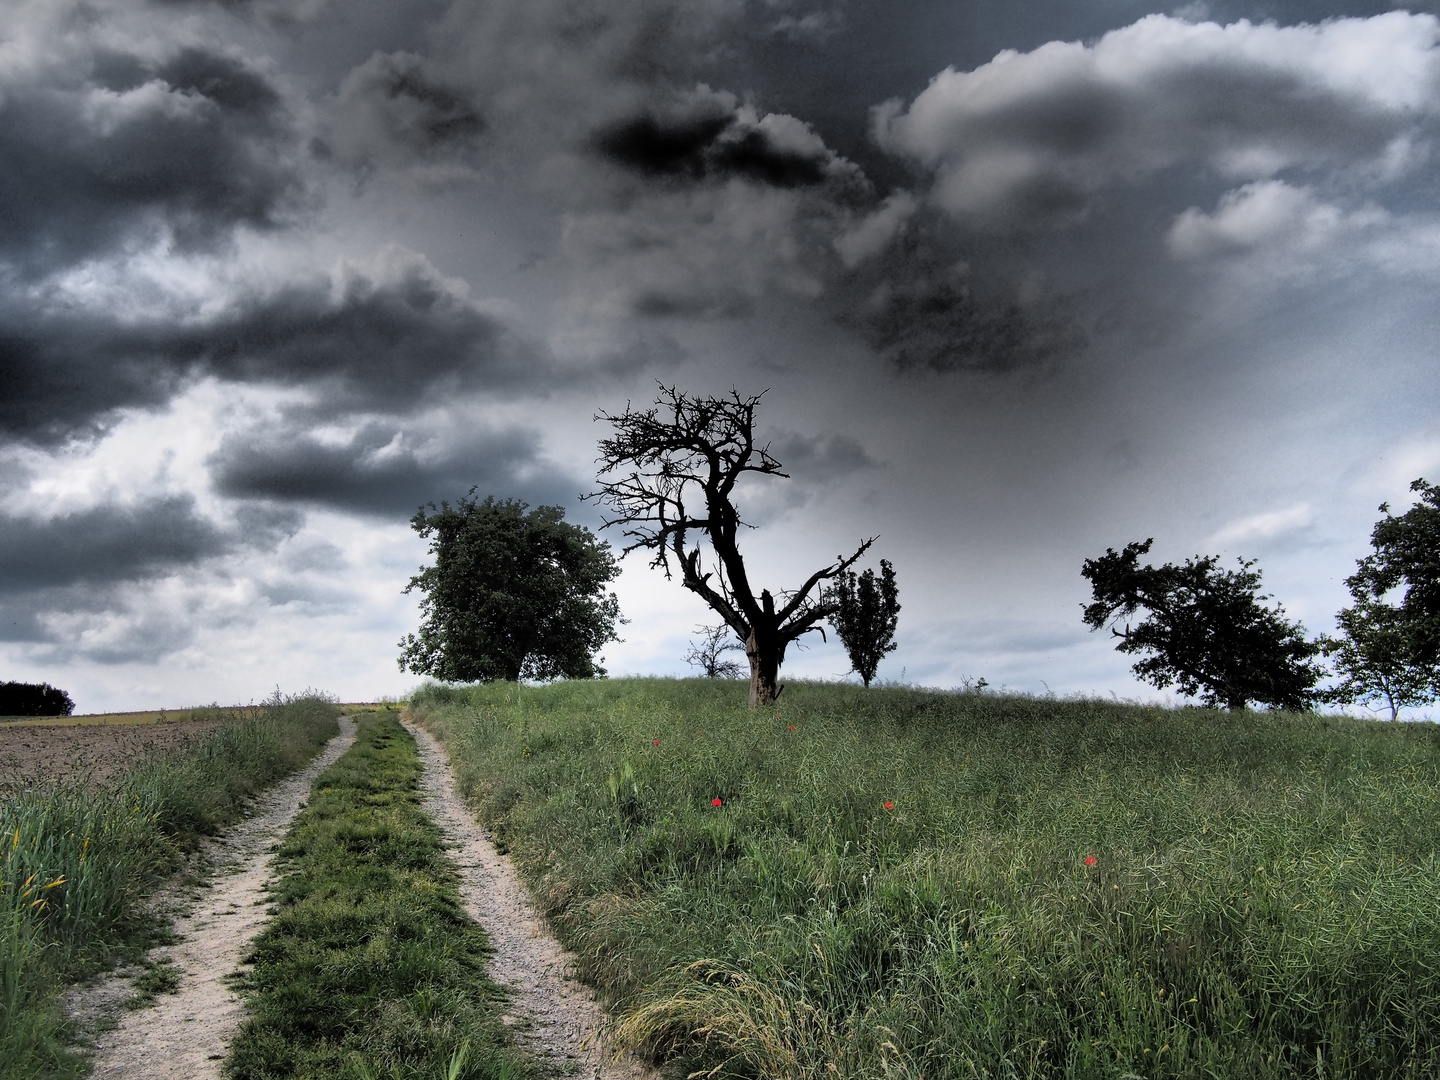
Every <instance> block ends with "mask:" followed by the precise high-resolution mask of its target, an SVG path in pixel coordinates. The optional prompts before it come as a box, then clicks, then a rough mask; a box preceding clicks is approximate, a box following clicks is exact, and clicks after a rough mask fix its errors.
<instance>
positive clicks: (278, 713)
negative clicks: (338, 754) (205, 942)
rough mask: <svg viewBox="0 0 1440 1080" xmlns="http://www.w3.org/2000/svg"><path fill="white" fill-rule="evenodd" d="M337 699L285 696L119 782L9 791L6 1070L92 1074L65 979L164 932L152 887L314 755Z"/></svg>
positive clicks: (3, 964)
mask: <svg viewBox="0 0 1440 1080" xmlns="http://www.w3.org/2000/svg"><path fill="white" fill-rule="evenodd" d="M338 713H339V710H338V709H337V708H336V707H335V706H334V705H333V704H331V703H330V702H327V701H325V700H323V699H321V698H318V697H302V698H297V699H291V700H288V701H279V700H277V701H276V702H275V703H273V704H272V705H270V706H267V707H265V708H263V709H260V710H258V711H257V712H256V713H255V715H253V716H252V717H251V718H250V720H248V721H246V722H237V723H235V724H231V725H226V726H224V727H221V728H220V729H218V730H217V731H215V732H214V733H213V734H211V735H209V736H208V737H206V738H205V739H203V740H202V741H200V742H198V743H197V744H195V745H193V746H189V747H187V748H185V749H184V750H182V751H178V752H176V753H173V754H168V755H162V756H160V757H157V758H154V759H152V760H149V761H146V762H143V763H141V764H139V765H138V766H137V767H136V768H134V769H133V770H132V771H131V772H130V773H129V774H128V775H126V776H125V777H124V778H123V779H122V780H120V781H119V782H118V783H116V784H115V785H113V786H112V787H110V788H107V789H100V790H94V789H87V788H86V787H84V786H81V785H79V784H69V785H60V786H54V787H45V786H35V787H32V788H30V789H28V790H24V791H21V792H19V793H17V794H15V795H14V796H12V797H10V798H8V799H6V800H5V801H3V802H0V1080H11V1078H14V1080H20V1078H27V1080H29V1078H34V1077H38V1076H44V1077H49V1078H56V1080H60V1078H65V1077H71V1076H79V1075H82V1074H83V1072H84V1068H85V1067H84V1064H83V1062H81V1061H79V1060H77V1059H76V1058H75V1057H74V1056H73V1055H71V1054H69V1053H67V1052H66V1050H65V1049H64V1046H65V1028H64V1023H63V1018H62V1017H61V1015H60V1007H59V995H60V991H61V989H62V987H63V984H64V983H65V982H66V981H67V980H72V979H76V978H80V977H82V976H84V975H86V974H89V973H91V972H94V971H97V970H100V969H102V968H104V967H105V966H106V965H107V964H108V963H110V962H111V961H113V960H114V959H116V958H117V957H120V956H137V955H138V954H139V952H140V950H142V949H143V948H144V947H145V946H146V945H147V944H150V943H152V942H153V941H155V940H156V937H157V935H162V934H163V933H164V932H165V928H164V927H158V926H156V925H154V923H153V922H152V921H151V920H149V919H147V918H146V917H145V916H144V914H143V912H142V910H141V908H140V901H141V900H142V899H143V897H144V895H145V894H146V892H147V891H148V889H149V888H150V887H151V886H152V885H153V884H154V882H155V881H156V880H157V879H158V878H159V877H160V876H161V875H163V874H164V873H166V872H168V871H170V870H173V869H175V868H177V867H178V866H179V865H180V862H181V860H182V859H183V857H184V854H185V852H186V851H187V850H189V849H190V848H191V847H193V845H194V843H195V841H196V840H197V839H198V838H199V837H200V836H202V835H206V834H209V833H213V832H215V831H217V830H218V829H219V828H221V827H222V826H223V825H225V824H228V823H229V822H231V821H233V820H235V819H236V818H237V817H239V815H240V813H241V811H242V809H243V806H244V802H245V800H246V799H247V798H248V797H249V796H250V795H252V794H254V793H255V792H256V791H258V790H259V789H261V788H263V787H264V786H266V785H267V784H269V783H271V782H272V781H274V780H276V779H278V778H279V777H280V776H282V775H285V774H286V773H289V772H291V771H293V770H294V769H296V768H298V767H299V766H300V765H302V764H303V763H304V762H305V761H308V760H309V759H310V758H311V757H312V756H314V754H315V753H316V752H317V751H318V750H319V749H320V747H321V746H322V745H323V744H324V742H325V741H326V740H327V739H328V738H329V737H330V736H331V735H333V734H334V733H335V731H336V716H337V715H338Z"/></svg>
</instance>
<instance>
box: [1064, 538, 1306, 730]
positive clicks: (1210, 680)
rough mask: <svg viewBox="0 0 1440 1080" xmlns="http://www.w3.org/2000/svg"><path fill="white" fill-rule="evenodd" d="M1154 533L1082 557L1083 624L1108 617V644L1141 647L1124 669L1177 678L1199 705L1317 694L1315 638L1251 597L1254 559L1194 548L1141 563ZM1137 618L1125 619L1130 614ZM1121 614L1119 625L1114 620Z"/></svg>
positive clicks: (1164, 681) (1296, 699) (1277, 701)
mask: <svg viewBox="0 0 1440 1080" xmlns="http://www.w3.org/2000/svg"><path fill="white" fill-rule="evenodd" d="M1152 543H1154V539H1153V537H1152V538H1151V539H1149V540H1146V541H1145V542H1144V543H1138V542H1137V543H1132V544H1127V545H1126V546H1125V549H1124V550H1123V551H1118V552H1117V551H1116V550H1115V549H1114V548H1107V549H1106V551H1105V554H1104V555H1102V556H1100V557H1099V558H1096V559H1086V560H1085V563H1084V567H1083V569H1082V571H1081V573H1082V574H1083V575H1084V576H1085V578H1086V579H1088V580H1089V581H1090V583H1091V585H1092V588H1093V596H1094V599H1093V602H1092V603H1090V604H1088V605H1086V607H1085V612H1084V619H1085V623H1086V625H1087V626H1089V627H1090V628H1091V629H1092V630H1098V629H1100V628H1101V627H1102V626H1106V625H1109V626H1110V627H1111V632H1112V633H1113V634H1114V636H1115V637H1117V638H1119V639H1120V643H1119V644H1118V645H1116V646H1115V647H1116V649H1117V650H1118V651H1120V652H1123V653H1140V654H1144V659H1142V660H1140V661H1138V662H1137V663H1136V664H1135V665H1134V667H1133V670H1134V672H1135V674H1136V675H1137V676H1139V677H1140V678H1141V679H1143V680H1145V681H1146V682H1148V683H1150V684H1151V685H1152V686H1155V687H1157V688H1160V689H1163V688H1165V687H1168V686H1176V687H1178V688H1179V690H1180V692H1181V693H1182V694H1185V695H1186V696H1187V697H1199V698H1200V699H1201V700H1202V701H1203V702H1204V703H1205V704H1207V705H1224V706H1225V707H1227V708H1230V709H1242V708H1244V707H1245V705H1246V704H1247V703H1249V702H1252V701H1253V702H1257V703H1260V704H1264V705H1270V706H1273V707H1276V708H1282V709H1307V708H1310V707H1311V706H1312V705H1313V703H1314V702H1315V701H1316V700H1317V692H1316V691H1315V689H1314V688H1315V684H1316V683H1317V682H1318V681H1319V679H1320V677H1321V675H1322V674H1323V672H1322V671H1321V669H1320V668H1319V667H1318V666H1316V664H1315V663H1314V662H1313V658H1314V657H1315V656H1316V654H1317V653H1318V652H1319V651H1320V645H1319V644H1318V643H1316V642H1311V641H1307V640H1306V639H1305V631H1304V628H1303V627H1302V626H1300V624H1299V623H1292V622H1289V621H1288V620H1286V618H1285V617H1284V616H1285V609H1284V608H1283V607H1277V608H1274V609H1271V608H1267V607H1265V606H1264V605H1262V604H1261V602H1260V601H1262V600H1268V599H1270V598H1269V597H1268V596H1264V595H1261V593H1260V591H1259V589H1260V574H1259V573H1258V572H1257V571H1256V570H1255V569H1254V566H1255V562H1254V560H1250V561H1246V560H1244V559H1242V560H1240V568H1239V569H1238V570H1222V569H1221V568H1220V566H1219V561H1220V560H1219V559H1218V557H1215V556H1205V557H1201V556H1196V557H1195V558H1193V559H1187V560H1186V561H1185V563H1184V565H1181V566H1176V565H1175V564H1173V563H1166V564H1165V565H1163V566H1159V567H1156V566H1150V565H1145V566H1141V565H1140V556H1141V555H1144V554H1145V553H1146V552H1148V551H1149V550H1150V545H1151V544H1152ZM1142 610H1143V611H1145V612H1146V613H1147V614H1146V618H1145V619H1144V621H1142V622H1140V623H1139V624H1138V625H1135V626H1131V625H1130V624H1129V622H1128V620H1129V619H1130V617H1132V616H1134V615H1135V614H1137V613H1138V612H1140V611H1142ZM1121 619H1125V620H1127V622H1126V624H1125V626H1124V629H1116V628H1115V625H1114V624H1115V623H1117V622H1119V620H1121Z"/></svg>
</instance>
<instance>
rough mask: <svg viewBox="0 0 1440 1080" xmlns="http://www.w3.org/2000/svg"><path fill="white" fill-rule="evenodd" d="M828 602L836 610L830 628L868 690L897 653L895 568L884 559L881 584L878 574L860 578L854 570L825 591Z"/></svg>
mask: <svg viewBox="0 0 1440 1080" xmlns="http://www.w3.org/2000/svg"><path fill="white" fill-rule="evenodd" d="M825 598H826V600H827V602H828V603H829V604H830V605H831V606H832V607H833V608H834V609H835V611H834V614H832V615H831V616H830V625H831V626H833V627H834V628H835V633H836V634H837V635H838V636H839V638H840V643H841V644H842V645H844V646H845V651H846V653H848V654H849V656H850V666H851V667H852V668H853V669H854V670H855V673H856V674H857V675H859V676H860V681H861V682H862V683H864V684H865V686H866V688H867V689H868V688H869V686H870V680H871V679H873V678H875V669H876V668H878V667H879V666H880V661H881V660H882V659H884V657H885V654H886V653H889V652H894V651H895V627H896V624H897V623H898V621H899V614H900V593H899V591H898V590H897V589H896V587H895V568H894V567H893V566H891V565H890V563H889V562H888V561H887V560H885V559H881V560H880V580H879V581H878V582H877V581H876V580H875V571H874V570H866V571H865V572H864V573H863V574H860V575H858V576H857V575H856V573H855V572H854V571H853V570H850V571H846V572H845V573H842V574H841V575H840V576H839V577H837V578H836V579H835V584H834V585H832V586H830V588H828V589H826V590H825Z"/></svg>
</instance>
